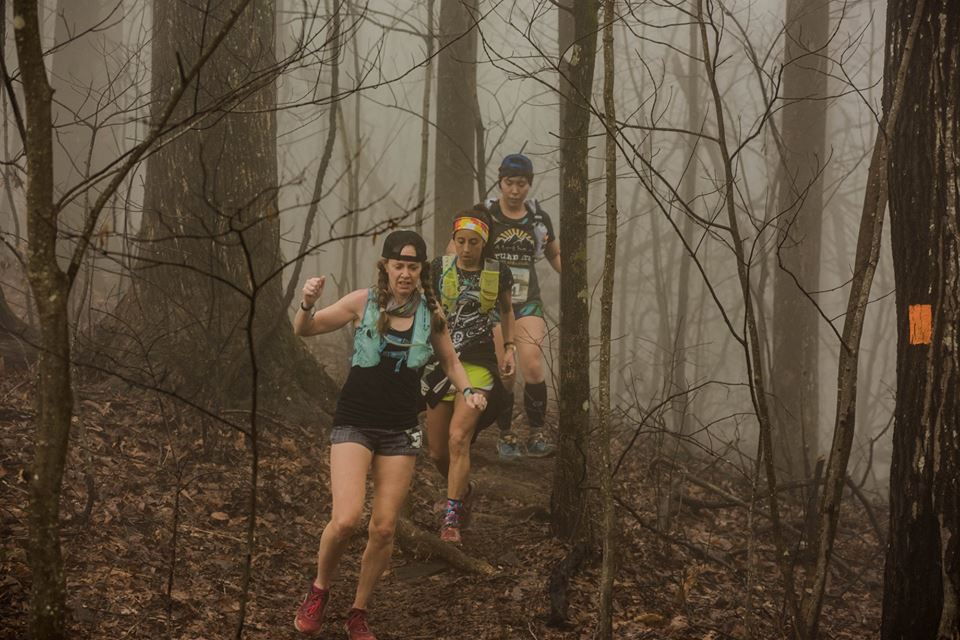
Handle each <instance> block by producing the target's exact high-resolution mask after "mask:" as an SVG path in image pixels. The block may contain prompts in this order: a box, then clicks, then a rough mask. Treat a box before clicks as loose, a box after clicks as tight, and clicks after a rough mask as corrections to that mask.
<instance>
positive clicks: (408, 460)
mask: <svg viewBox="0 0 960 640" xmlns="http://www.w3.org/2000/svg"><path fill="white" fill-rule="evenodd" d="M416 463H417V458H416V456H376V457H375V458H374V460H373V513H372V515H371V516H370V528H369V532H368V537H367V548H366V549H365V550H364V552H363V560H362V561H361V562H360V580H359V582H358V584H357V595H356V598H355V600H354V601H353V606H354V607H355V608H357V609H366V608H367V601H368V600H369V599H370V594H371V593H372V592H373V587H374V585H375V584H376V583H377V579H378V578H379V577H380V574H382V573H383V571H384V569H386V568H387V565H388V564H389V563H390V554H391V553H393V534H394V531H396V528H397V518H398V517H399V516H400V509H401V507H403V501H404V500H405V499H406V497H407V492H408V491H409V490H410V481H411V480H412V479H413V471H414V468H415V467H416Z"/></svg>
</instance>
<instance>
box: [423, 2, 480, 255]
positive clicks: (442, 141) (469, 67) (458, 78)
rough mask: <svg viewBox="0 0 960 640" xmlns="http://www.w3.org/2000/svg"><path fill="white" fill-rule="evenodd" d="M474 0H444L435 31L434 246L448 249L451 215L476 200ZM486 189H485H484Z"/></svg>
mask: <svg viewBox="0 0 960 640" xmlns="http://www.w3.org/2000/svg"><path fill="white" fill-rule="evenodd" d="M476 17H477V1H476V0H440V26H439V30H438V33H437V36H438V39H439V45H440V51H439V53H438V55H437V134H436V136H437V141H436V157H435V158H434V164H435V167H434V180H433V189H434V212H435V213H434V226H433V230H434V242H433V244H434V250H435V252H436V253H437V254H442V253H444V252H445V251H446V248H447V243H448V242H449V240H450V229H451V227H452V226H453V216H454V214H455V213H456V212H457V211H460V210H463V209H467V208H469V207H470V206H471V205H472V204H473V203H474V202H475V200H474V185H475V184H477V179H476V173H477V172H478V171H484V169H485V168H484V167H474V157H475V153H476V152H475V148H476V147H475V140H476V124H477V119H478V117H479V114H477V113H476V98H475V96H476V92H477V30H476V28H474V20H475V19H476ZM481 195H482V194H481Z"/></svg>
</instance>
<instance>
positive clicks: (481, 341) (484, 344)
mask: <svg viewBox="0 0 960 640" xmlns="http://www.w3.org/2000/svg"><path fill="white" fill-rule="evenodd" d="M430 268H431V271H430V272H431V273H435V274H437V280H436V282H435V283H434V284H435V286H436V290H437V291H442V290H443V276H444V271H443V258H442V257H441V258H435V259H434V261H433V264H431V265H430ZM450 268H451V269H453V270H454V271H456V273H457V282H458V283H459V285H460V286H459V290H460V295H459V296H458V298H457V305H456V309H454V310H453V311H450V312H447V325H448V326H449V332H450V340H451V341H452V342H453V348H454V349H455V350H456V351H457V353H459V354H460V359H461V360H462V361H464V362H470V363H473V364H478V365H480V366H482V367H487V368H488V369H492V370H493V371H496V369H497V354H496V351H494V348H493V325H494V322H493V320H492V318H491V317H490V316H491V314H489V313H484V312H483V311H481V310H480V271H466V270H463V269H460V268H459V267H458V266H457V264H456V262H454V264H453V265H452V266H451V267H450ZM512 286H513V275H512V273H511V271H510V269H509V268H507V267H506V266H505V265H503V264H501V265H500V282H499V285H498V289H497V291H498V292H500V291H506V290H508V289H510V288H511V287H512ZM497 308H499V294H498V301H497V303H496V304H495V305H494V309H497Z"/></svg>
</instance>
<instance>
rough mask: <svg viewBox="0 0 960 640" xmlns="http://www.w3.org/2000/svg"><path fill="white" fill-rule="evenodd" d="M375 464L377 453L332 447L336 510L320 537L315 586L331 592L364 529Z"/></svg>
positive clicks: (354, 447) (348, 446)
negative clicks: (369, 473) (362, 519)
mask: <svg viewBox="0 0 960 640" xmlns="http://www.w3.org/2000/svg"><path fill="white" fill-rule="evenodd" d="M371 460H373V452H372V451H370V450H369V449H367V448H366V447H365V446H363V445H362V444H357V443H356V442H343V443H340V444H335V445H332V446H331V447H330V493H331V494H332V495H333V510H332V512H331V513H330V522H328V523H327V526H326V527H324V529H323V535H321V536H320V550H319V551H318V552H317V579H316V581H315V582H314V584H315V585H316V586H317V587H319V588H321V589H329V588H330V582H331V581H332V580H333V576H334V575H335V574H336V571H337V565H338V564H339V563H340V558H341V557H342V556H343V552H344V551H346V548H347V545H348V544H349V543H350V538H351V537H352V536H353V534H354V533H355V532H356V530H357V528H358V527H359V526H360V516H361V514H362V512H363V500H364V498H365V497H366V493H367V469H369V468H370V461H371Z"/></svg>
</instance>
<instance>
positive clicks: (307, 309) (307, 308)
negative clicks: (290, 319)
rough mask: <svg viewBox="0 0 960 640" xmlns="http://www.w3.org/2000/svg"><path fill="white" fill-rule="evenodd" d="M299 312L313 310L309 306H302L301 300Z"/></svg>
mask: <svg viewBox="0 0 960 640" xmlns="http://www.w3.org/2000/svg"><path fill="white" fill-rule="evenodd" d="M300 310H301V311H312V310H313V305H310V306H309V307H308V306H307V305H305V304H303V300H301V301H300Z"/></svg>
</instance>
